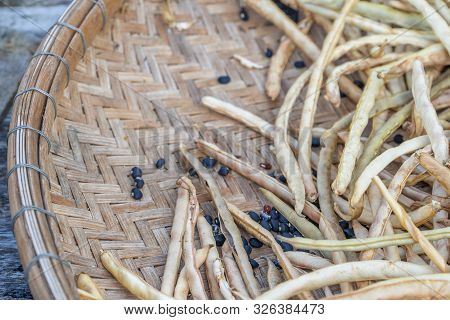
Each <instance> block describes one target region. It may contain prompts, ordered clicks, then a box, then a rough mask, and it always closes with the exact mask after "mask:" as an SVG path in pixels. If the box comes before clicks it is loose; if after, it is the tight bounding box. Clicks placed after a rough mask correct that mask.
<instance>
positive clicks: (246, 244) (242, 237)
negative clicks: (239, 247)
mask: <svg viewBox="0 0 450 320" xmlns="http://www.w3.org/2000/svg"><path fill="white" fill-rule="evenodd" d="M241 239H242V244H243V245H244V246H248V241H247V239H245V238H244V236H241Z"/></svg>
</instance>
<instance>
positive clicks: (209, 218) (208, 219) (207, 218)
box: [205, 214, 213, 225]
mask: <svg viewBox="0 0 450 320" xmlns="http://www.w3.org/2000/svg"><path fill="white" fill-rule="evenodd" d="M205 219H206V221H208V223H209V224H210V225H212V224H213V218H212V217H211V216H210V215H209V214H205Z"/></svg>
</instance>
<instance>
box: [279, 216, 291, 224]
mask: <svg viewBox="0 0 450 320" xmlns="http://www.w3.org/2000/svg"><path fill="white" fill-rule="evenodd" d="M278 219H279V220H280V222H281V223H289V220H288V219H286V218H285V217H284V216H283V215H282V214H280V218H278Z"/></svg>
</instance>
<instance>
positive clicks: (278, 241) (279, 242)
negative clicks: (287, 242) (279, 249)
mask: <svg viewBox="0 0 450 320" xmlns="http://www.w3.org/2000/svg"><path fill="white" fill-rule="evenodd" d="M275 241H276V242H277V243H278V244H279V245H280V246H281V244H282V243H283V242H282V241H281V240H278V239H276V238H275Z"/></svg>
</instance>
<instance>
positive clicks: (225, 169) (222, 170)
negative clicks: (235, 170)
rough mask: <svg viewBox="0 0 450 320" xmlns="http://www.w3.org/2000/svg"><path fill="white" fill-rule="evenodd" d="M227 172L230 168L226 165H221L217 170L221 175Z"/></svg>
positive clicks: (223, 175)
mask: <svg viewBox="0 0 450 320" xmlns="http://www.w3.org/2000/svg"><path fill="white" fill-rule="evenodd" d="M229 173H230V169H229V168H228V167H225V166H221V167H220V169H219V171H218V174H219V175H220V176H222V177H225V176H227V175H228V174H229Z"/></svg>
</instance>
